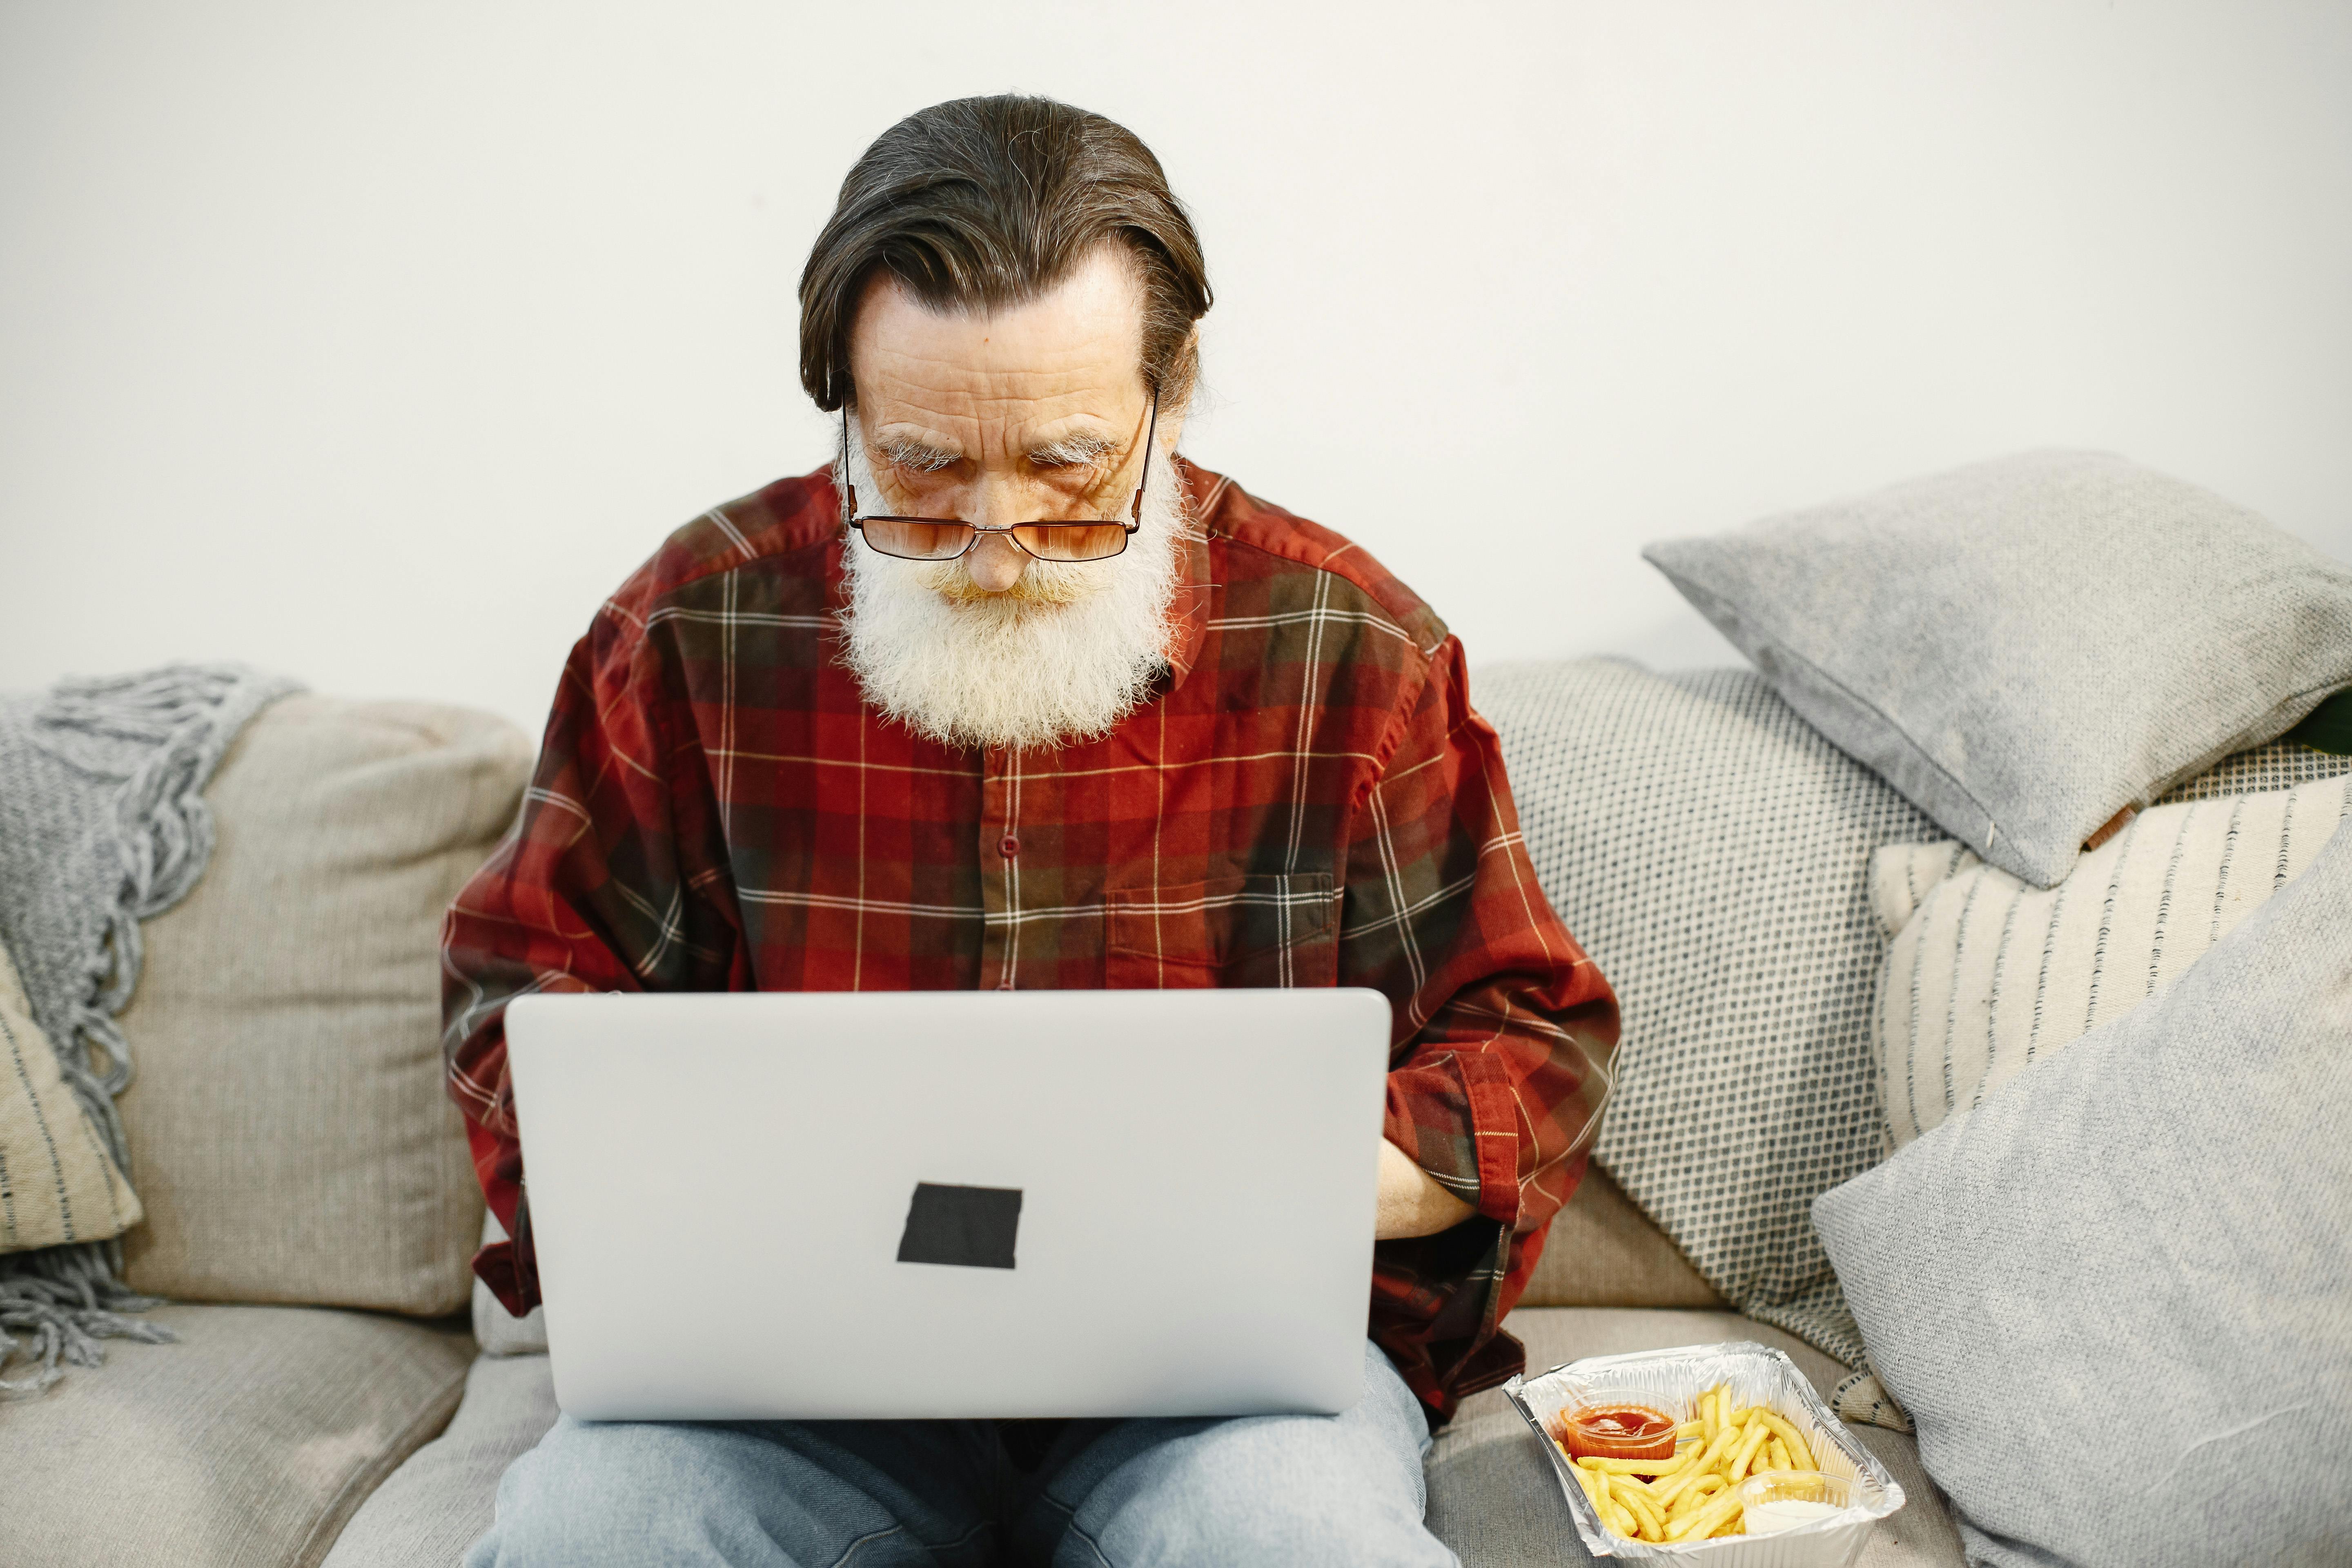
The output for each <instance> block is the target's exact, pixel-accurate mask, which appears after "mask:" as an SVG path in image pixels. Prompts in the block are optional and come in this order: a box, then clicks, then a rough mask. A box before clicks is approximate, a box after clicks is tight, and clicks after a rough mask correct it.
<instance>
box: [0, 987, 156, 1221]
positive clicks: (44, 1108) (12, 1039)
mask: <svg viewBox="0 0 2352 1568" xmlns="http://www.w3.org/2000/svg"><path fill="white" fill-rule="evenodd" d="M144 1217H145V1215H144V1212H143V1211H142V1209H141V1208H140V1206H139V1199H138V1196H137V1194H134V1193H132V1192H131V1184H130V1183H129V1182H128V1181H126V1180H124V1179H123V1174H122V1170H121V1167H120V1166H118V1165H117V1164H115V1163H114V1157H113V1156H112V1155H111V1154H110V1153H108V1152H107V1148H106V1143H105V1142H104V1140H102V1139H101V1138H100V1136H99V1132H98V1129H97V1128H95V1127H93V1126H91V1125H90V1121H89V1117H87V1116H85V1115H84V1114H82V1109H81V1104H80V1102H79V1101H78V1100H75V1099H74V1096H73V1090H72V1089H69V1088H68V1087H67V1086H66V1080H65V1074H64V1073H63V1071H61V1070H60V1069H59V1068H58V1058H57V1054H56V1053H55V1052H54V1051H52V1050H51V1049H50V1048H49V1040H48V1037H47V1035H44V1034H43V1033H42V1032H41V1029H40V1026H38V1025H37V1024H36V1023H34V1022H33V1009H32V1006H31V1005H30V1004H29V1003H28V1002H27V1001H26V998H25V983H24V981H23V980H21V979H20V978H18V976H17V973H16V963H15V961H14V960H12V959H11V958H9V956H8V953H7V950H6V949H5V948H0V1252H28V1251H30V1250H32V1249H33V1248H34V1247H55V1246H57V1245H58V1243H60V1242H68V1241H102V1240H104V1239H105V1238H106V1237H110V1236H121V1234H122V1233H123V1232H124V1231H126V1230H128V1229H130V1228H131V1226H134V1225H137V1224H138V1223H139V1222H140V1220H142V1218H144Z"/></svg>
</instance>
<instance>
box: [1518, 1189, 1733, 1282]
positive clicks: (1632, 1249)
mask: <svg viewBox="0 0 2352 1568" xmlns="http://www.w3.org/2000/svg"><path fill="white" fill-rule="evenodd" d="M1723 1304H1724V1300H1723V1298H1722V1297H1720V1296H1718V1295H1717V1294H1716V1293H1715V1287H1714V1286H1712V1285H1709V1284H1708V1283H1707V1282H1706V1279H1703V1278H1701V1277H1700V1275H1699V1271H1698V1270H1697V1269H1696V1268H1692V1267H1691V1264H1690V1259H1689V1258H1685V1257H1684V1256H1683V1255H1682V1252H1681V1249H1680V1248H1678V1247H1675V1244H1674V1243H1673V1242H1671V1241H1668V1240H1667V1239H1666V1233H1665V1232H1664V1231H1662V1230H1660V1229H1659V1228H1658V1227H1657V1226H1654V1225H1652V1224H1651V1223H1650V1216H1649V1215H1645V1214H1643V1212H1642V1211H1641V1210H1640V1209H1637V1208H1635V1207H1634V1206H1633V1200H1632V1199H1630V1198H1628V1197H1626V1195H1625V1190H1624V1189H1623V1188H1622V1187H1620V1186H1619V1185H1618V1184H1616V1183H1615V1182H1614V1181H1612V1180H1611V1179H1610V1175H1609V1173H1608V1172H1606V1171H1604V1170H1602V1169H1601V1167H1600V1166H1598V1165H1593V1166H1591V1167H1589V1168H1588V1169H1587V1170H1586V1171H1585V1173H1584V1179H1583V1180H1582V1181H1580V1182H1579V1183H1578V1184H1576V1192H1575V1193H1574V1194H1573V1195H1571V1196H1570V1198H1569V1200H1568V1204H1567V1206H1566V1207H1564V1208H1562V1209H1561V1210H1560V1211H1559V1214H1558V1215H1554V1216H1553V1217H1552V1222H1551V1234H1550V1236H1549V1237H1547V1238H1546V1239H1545V1242H1544V1253H1543V1258H1541V1259H1540V1260H1539V1261H1538V1263H1537V1264H1536V1271H1535V1274H1534V1276H1533V1277H1532V1278H1530V1279H1528V1289H1527V1292H1526V1294H1524V1295H1522V1296H1521V1297H1520V1298H1519V1305H1520V1306H1522V1307H1715V1308H1720V1307H1721V1306H1723Z"/></svg>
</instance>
